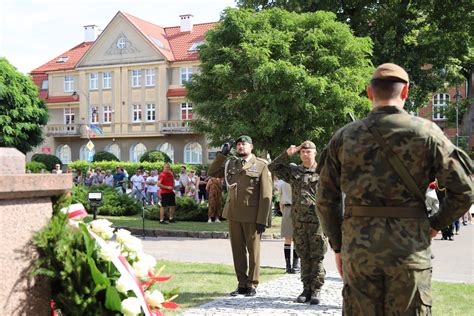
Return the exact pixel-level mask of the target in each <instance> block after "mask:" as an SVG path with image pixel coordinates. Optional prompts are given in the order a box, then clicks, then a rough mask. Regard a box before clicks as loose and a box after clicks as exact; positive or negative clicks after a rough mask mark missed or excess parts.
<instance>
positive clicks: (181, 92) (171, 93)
mask: <svg viewBox="0 0 474 316" xmlns="http://www.w3.org/2000/svg"><path fill="white" fill-rule="evenodd" d="M185 95H186V89H185V88H176V89H168V92H166V96H167V97H171V98H172V97H184V96H185Z"/></svg>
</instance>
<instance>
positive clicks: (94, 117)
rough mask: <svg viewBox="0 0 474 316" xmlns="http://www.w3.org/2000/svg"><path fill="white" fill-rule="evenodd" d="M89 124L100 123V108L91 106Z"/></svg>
mask: <svg viewBox="0 0 474 316" xmlns="http://www.w3.org/2000/svg"><path fill="white" fill-rule="evenodd" d="M89 122H91V123H99V107H98V106H91V107H90V119H89Z"/></svg>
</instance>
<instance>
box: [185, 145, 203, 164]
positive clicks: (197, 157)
mask: <svg viewBox="0 0 474 316" xmlns="http://www.w3.org/2000/svg"><path fill="white" fill-rule="evenodd" d="M184 163H185V164H190V165H195V164H202V146H201V144H199V143H198V142H192V143H187V144H186V145H185V146H184Z"/></svg>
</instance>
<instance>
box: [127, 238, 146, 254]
mask: <svg viewBox="0 0 474 316" xmlns="http://www.w3.org/2000/svg"><path fill="white" fill-rule="evenodd" d="M123 246H124V247H125V250H126V251H128V252H131V251H132V252H137V251H140V250H142V248H143V245H142V241H141V240H140V239H139V238H137V237H134V236H131V235H130V236H128V237H127V238H125V240H124V242H123Z"/></svg>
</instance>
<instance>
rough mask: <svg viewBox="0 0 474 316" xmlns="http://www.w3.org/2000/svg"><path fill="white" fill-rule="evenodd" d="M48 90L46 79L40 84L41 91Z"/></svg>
mask: <svg viewBox="0 0 474 316" xmlns="http://www.w3.org/2000/svg"><path fill="white" fill-rule="evenodd" d="M48 88H49V82H48V79H46V80H43V82H41V90H48Z"/></svg>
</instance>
